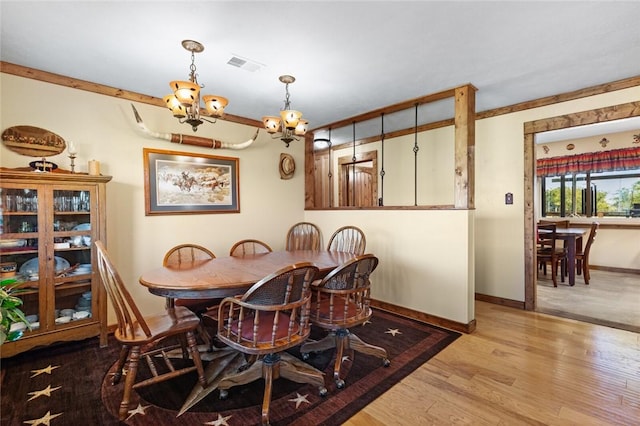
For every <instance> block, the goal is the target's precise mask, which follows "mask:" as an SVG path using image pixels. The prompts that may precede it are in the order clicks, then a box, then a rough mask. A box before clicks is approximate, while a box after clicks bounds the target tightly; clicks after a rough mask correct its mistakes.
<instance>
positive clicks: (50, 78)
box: [0, 61, 262, 128]
mask: <svg viewBox="0 0 640 426" xmlns="http://www.w3.org/2000/svg"><path fill="white" fill-rule="evenodd" d="M0 71H1V72H3V73H6V74H12V75H16V76H18V77H24V78H30V79H32V80H38V81H44V82H45V83H51V84H57V85H59V86H65V87H71V88H73V89H78V90H85V91H87V92H92V93H97V94H99V95H106V96H113V97H114V98H120V99H126V100H128V101H133V102H140V103H143V104H148V105H153V106H159V107H162V108H165V104H164V101H163V100H162V99H160V98H156V97H153V96H148V95H143V94H140V93H136V92H130V91H128V90H122V89H116V88H115V87H109V86H105V85H103V84H98V83H91V82H90V81H85V80H78V79H75V78H71V77H65V76H63V75H60V74H54V73H50V72H47V71H40V70H36V69H33V68H28V67H23V66H22V65H15V64H12V63H9V62H4V61H0ZM218 120H224V121H229V122H231V123H238V124H245V125H247V126H253V127H258V128H262V122H261V121H257V120H252V119H249V118H245V117H240V116H237V115H233V114H226V113H225V114H224V116H223V117H221V118H219V119H218Z"/></svg>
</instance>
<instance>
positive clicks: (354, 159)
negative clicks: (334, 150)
mask: <svg viewBox="0 0 640 426" xmlns="http://www.w3.org/2000/svg"><path fill="white" fill-rule="evenodd" d="M368 161H371V163H372V166H371V168H372V169H373V171H374V173H372V175H373V176H372V178H371V190H372V194H371V195H372V200H374V201H376V203H375V204H374V205H377V200H378V151H377V150H373V151H367V152H362V153H358V154H355V155H353V156H347V155H345V156H343V157H339V158H338V170H339V172H338V207H347V206H343V205H342V201H343V200H344V191H345V190H348V188H346V186H345V184H346V183H345V182H344V173H342V170H343V167H344V166H348V165H352V164H358V163H366V162H368Z"/></svg>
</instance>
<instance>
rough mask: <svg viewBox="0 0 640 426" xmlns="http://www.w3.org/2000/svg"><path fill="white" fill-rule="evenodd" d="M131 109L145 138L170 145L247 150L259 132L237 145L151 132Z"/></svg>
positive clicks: (135, 111)
mask: <svg viewBox="0 0 640 426" xmlns="http://www.w3.org/2000/svg"><path fill="white" fill-rule="evenodd" d="M131 108H133V113H134V115H135V116H136V122H137V123H138V128H139V129H140V130H141V131H142V133H144V134H145V135H147V136H151V137H152V138H156V139H164V140H167V141H169V142H172V143H179V144H184V145H193V146H202V147H205V148H213V149H245V148H248V147H249V146H250V145H251V144H252V143H253V141H255V140H256V138H257V137H258V132H259V131H260V130H256V134H255V135H253V137H252V138H251V139H249V140H248V141H246V142H242V143H237V144H232V143H227V142H222V141H219V140H216V139H209V138H202V137H199V136H190V135H183V134H177V133H159V132H153V131H151V130H149V128H148V127H147V126H146V125H145V124H144V123H143V122H142V118H141V117H140V114H138V111H137V110H136V107H135V106H133V104H131Z"/></svg>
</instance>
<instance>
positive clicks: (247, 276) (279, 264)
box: [139, 250, 356, 300]
mask: <svg viewBox="0 0 640 426" xmlns="http://www.w3.org/2000/svg"><path fill="white" fill-rule="evenodd" d="M354 257H356V255H355V254H353V253H345V252H337V251H325V250H321V251H314V250H296V251H274V252H270V253H261V254H254V255H247V256H244V257H232V256H228V257H217V258H215V259H209V260H205V261H201V262H196V263H193V264H187V265H184V264H183V265H181V266H180V267H169V266H162V267H158V268H156V269H152V270H150V271H147V272H145V273H143V274H142V275H141V276H140V280H139V281H140V284H142V285H143V286H145V287H147V288H148V289H149V292H150V293H152V294H155V295H158V296H162V297H166V298H167V299H168V300H169V299H217V298H223V297H227V296H236V295H239V294H243V293H244V292H245V291H247V290H248V289H249V288H250V287H251V286H252V285H253V284H255V283H256V282H258V281H260V280H261V279H262V278H264V277H266V276H267V275H269V274H271V273H273V272H276V271H277V270H279V269H281V268H284V267H285V266H289V265H292V264H295V263H302V262H311V263H313V264H314V265H315V266H317V267H318V268H319V269H320V276H319V277H317V278H321V277H323V276H325V275H326V274H328V273H329V272H331V271H332V270H333V269H334V268H336V267H337V266H339V265H341V264H343V263H345V262H347V261H348V260H351V259H353V258H354Z"/></svg>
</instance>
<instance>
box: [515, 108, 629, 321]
mask: <svg viewBox="0 0 640 426" xmlns="http://www.w3.org/2000/svg"><path fill="white" fill-rule="evenodd" d="M630 117H640V102H629V103H625V104H620V105H613V106H610V107H605V108H597V109H593V110H589V111H582V112H577V113H573V114H566V115H560V116H557V117H551V118H545V119H541V120H535V121H529V122H525V123H524V254H525V255H524V308H525V309H526V310H528V311H534V310H535V309H536V272H537V271H536V266H535V265H536V241H535V238H534V234H535V205H536V200H535V183H536V151H535V139H536V138H535V136H536V134H537V133H541V132H547V131H550V130H559V129H565V128H569V127H576V126H584V125H588V124H595V123H603V122H606V121H613V120H620V119H623V118H630Z"/></svg>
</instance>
